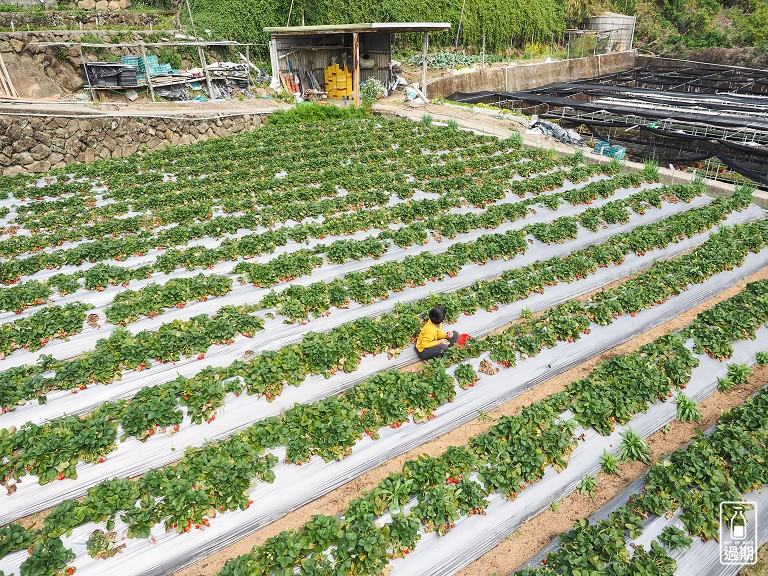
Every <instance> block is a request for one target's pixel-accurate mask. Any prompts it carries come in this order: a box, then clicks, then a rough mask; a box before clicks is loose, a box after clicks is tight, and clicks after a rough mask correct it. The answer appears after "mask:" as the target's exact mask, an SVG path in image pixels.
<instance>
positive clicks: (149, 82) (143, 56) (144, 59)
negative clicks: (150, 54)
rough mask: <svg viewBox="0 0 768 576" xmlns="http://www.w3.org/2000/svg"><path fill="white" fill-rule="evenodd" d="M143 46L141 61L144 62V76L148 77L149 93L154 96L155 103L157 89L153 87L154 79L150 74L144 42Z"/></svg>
mask: <svg viewBox="0 0 768 576" xmlns="http://www.w3.org/2000/svg"><path fill="white" fill-rule="evenodd" d="M140 46H141V59H142V60H143V61H144V74H145V75H146V76H147V86H149V93H150V95H151V96H152V102H154V101H155V89H154V88H153V87H152V77H151V76H150V74H149V66H148V65H147V50H146V49H145V48H144V42H142V43H141V44H140Z"/></svg>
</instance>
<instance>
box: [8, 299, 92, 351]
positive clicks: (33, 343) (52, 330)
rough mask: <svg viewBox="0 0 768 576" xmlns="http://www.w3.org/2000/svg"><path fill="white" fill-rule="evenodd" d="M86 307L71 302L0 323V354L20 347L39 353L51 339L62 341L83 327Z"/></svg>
mask: <svg viewBox="0 0 768 576" xmlns="http://www.w3.org/2000/svg"><path fill="white" fill-rule="evenodd" d="M89 308H92V306H90V305H89V304H83V303H81V302H75V303H72V304H67V305H65V306H51V307H48V308H43V309H42V310H39V311H38V312H35V313H34V314H32V315H31V316H28V317H27V318H22V319H20V320H16V321H15V322H6V323H3V324H0V354H2V356H7V355H8V354H11V353H12V352H13V351H14V350H18V349H20V348H24V349H26V350H30V351H32V352H34V351H36V350H40V348H42V347H43V346H45V345H46V344H47V343H48V341H49V340H50V339H52V338H66V337H68V336H72V335H73V334H77V333H78V332H80V331H81V330H82V328H83V323H84V322H85V311H86V310H88V309H89Z"/></svg>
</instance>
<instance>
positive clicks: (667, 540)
mask: <svg viewBox="0 0 768 576" xmlns="http://www.w3.org/2000/svg"><path fill="white" fill-rule="evenodd" d="M659 541H660V542H663V543H664V544H665V545H666V546H667V548H669V549H670V550H683V549H685V548H688V547H689V546H690V545H691V544H693V539H692V538H689V537H688V535H687V534H686V533H685V531H684V530H681V529H680V528H677V527H675V526H667V527H666V528H664V530H662V531H661V534H659Z"/></svg>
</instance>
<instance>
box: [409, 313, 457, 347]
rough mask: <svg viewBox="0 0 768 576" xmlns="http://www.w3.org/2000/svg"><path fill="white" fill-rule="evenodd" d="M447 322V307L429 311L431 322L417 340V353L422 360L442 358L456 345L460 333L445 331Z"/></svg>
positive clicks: (429, 321) (425, 326) (422, 330)
mask: <svg viewBox="0 0 768 576" xmlns="http://www.w3.org/2000/svg"><path fill="white" fill-rule="evenodd" d="M443 320H445V306H435V307H434V308H432V310H430V311H429V320H427V323H426V324H424V327H423V328H422V329H421V332H419V337H418V338H417V339H416V352H418V354H419V358H421V359H422V360H431V359H432V358H440V357H441V356H442V355H443V354H445V351H446V350H448V348H450V347H451V346H453V345H454V344H456V340H458V338H459V334H458V332H455V331H453V330H449V331H448V332H444V331H443Z"/></svg>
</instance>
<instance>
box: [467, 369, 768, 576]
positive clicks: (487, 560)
mask: <svg viewBox="0 0 768 576" xmlns="http://www.w3.org/2000/svg"><path fill="white" fill-rule="evenodd" d="M766 382H768V366H762V367H755V369H754V372H753V374H752V376H751V377H750V379H749V382H747V383H746V384H742V385H741V386H738V387H736V388H734V389H733V390H731V391H730V392H728V393H723V392H716V393H715V394H713V395H711V396H709V397H708V398H705V399H704V400H703V401H702V402H701V403H700V404H699V405H698V407H699V410H700V411H701V415H702V420H701V422H698V423H691V422H680V421H678V420H675V421H674V422H672V423H671V424H669V425H668V426H667V427H666V428H665V429H663V430H660V431H658V432H656V433H655V434H652V435H651V436H650V437H649V438H648V443H649V445H650V447H651V450H652V451H653V455H652V457H651V458H652V461H651V462H650V463H649V464H647V465H646V464H643V463H640V462H628V463H622V464H620V465H619V470H620V471H621V476H614V475H611V474H605V473H602V472H601V473H600V474H598V475H597V476H596V479H597V489H596V490H595V494H594V498H591V497H590V496H587V495H585V494H580V493H579V492H578V491H576V492H572V493H571V494H570V495H569V496H567V497H566V498H564V499H563V500H562V501H561V502H560V503H559V505H558V506H557V509H556V510H554V511H553V510H545V511H544V512H542V513H541V514H539V515H538V516H536V517H534V518H532V519H531V520H529V521H528V522H526V523H525V524H523V525H522V526H521V527H520V528H518V529H517V530H516V531H515V532H513V533H512V534H511V535H510V536H509V537H508V538H507V539H506V540H505V541H504V542H502V543H501V544H499V545H498V546H496V547H495V548H493V549H492V550H490V551H489V552H487V553H486V554H484V555H483V556H481V557H480V558H478V559H477V560H475V561H474V562H473V563H471V564H469V565H468V566H466V567H465V568H464V569H463V570H461V571H460V572H458V573H457V575H456V576H484V575H488V576H490V575H491V574H494V573H499V574H509V573H510V572H511V571H512V570H516V569H518V568H521V567H522V565H523V564H524V563H525V562H527V561H528V560H529V559H530V558H531V557H532V556H534V555H535V554H536V553H537V552H539V551H540V550H542V549H543V548H544V547H546V546H547V545H548V544H549V543H550V542H551V541H552V540H554V539H555V538H556V537H557V536H558V534H560V533H561V532H565V531H567V530H569V529H570V528H571V526H572V525H573V523H574V522H576V521H577V520H579V519H580V518H586V517H588V516H591V515H592V514H594V513H595V512H597V511H598V510H599V509H600V508H602V507H603V506H604V505H605V504H607V503H608V502H610V501H611V500H613V498H615V497H616V496H617V495H619V494H620V493H621V492H622V491H623V490H624V489H625V488H626V487H627V486H628V485H629V484H631V483H632V482H633V481H635V480H636V479H637V478H639V477H640V476H641V475H642V474H644V473H645V472H646V471H648V469H649V468H650V466H651V465H652V464H653V462H656V461H658V460H659V459H660V458H662V457H663V456H665V455H666V454H669V453H670V452H673V451H674V450H677V449H678V448H680V447H682V446H684V445H685V444H686V443H687V442H688V441H689V440H690V439H691V438H692V437H693V436H694V434H695V433H696V431H697V430H702V431H703V430H706V429H707V428H709V427H711V426H713V425H714V424H715V423H716V422H717V419H718V418H719V417H720V414H721V413H722V412H723V411H725V410H728V409H730V408H734V407H736V406H739V405H740V404H743V403H744V401H745V400H746V399H747V398H749V396H751V395H752V394H754V393H755V392H757V391H758V390H760V389H761V388H763V387H764V386H765V384H766ZM763 554H764V555H766V551H764V552H763ZM756 574H760V573H759V572H758V573H756Z"/></svg>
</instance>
